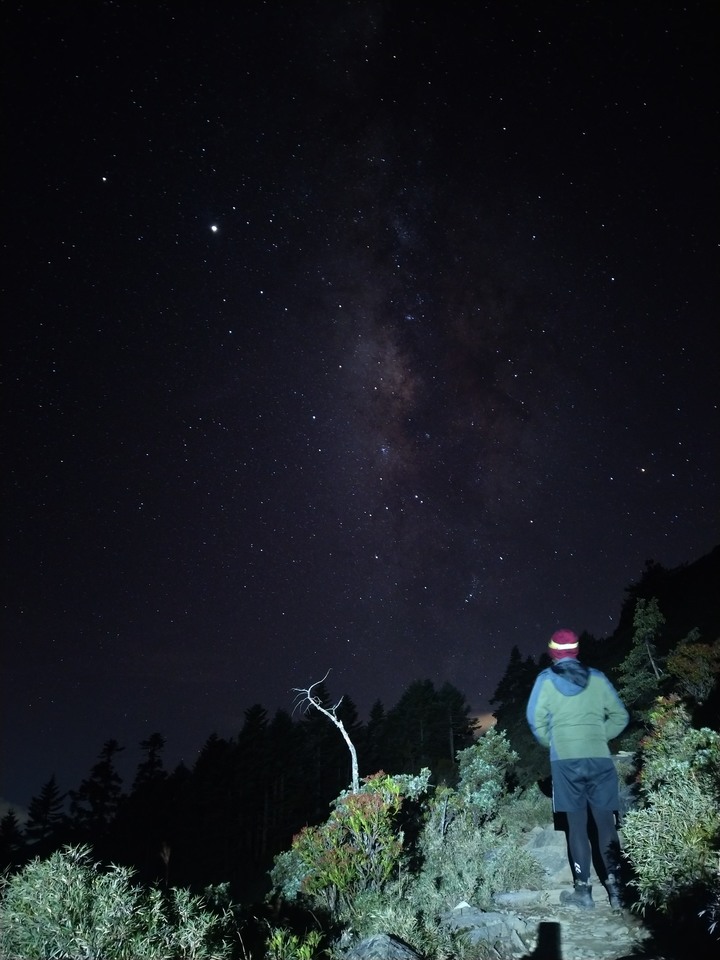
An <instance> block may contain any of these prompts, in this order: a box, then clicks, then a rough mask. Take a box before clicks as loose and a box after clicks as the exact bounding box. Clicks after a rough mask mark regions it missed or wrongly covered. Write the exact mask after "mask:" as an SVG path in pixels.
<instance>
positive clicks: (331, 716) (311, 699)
mask: <svg viewBox="0 0 720 960" xmlns="http://www.w3.org/2000/svg"><path fill="white" fill-rule="evenodd" d="M329 676H330V671H329V670H328V672H327V673H326V674H325V676H324V677H323V678H322V680H316V681H315V683H311V684H310V686H309V687H293V692H294V693H296V694H297V696H296V697H295V706H294V708H293V712H294V711H295V710H297V709H298V708H300V709H303V708H304V709H303V712H304V713H307V712H308V710H309V709H310V707H315V709H316V710H318V711H319V712H320V713H322V714H323V716H326V717H327V718H328V720H330V722H331V723H334V724H335V726H336V727H337V728H338V730H339V731H340V733H341V734H342V736H343V739H344V741H345V743H346V744H347V747H348V750H349V751H350V760H351V763H352V791H353V793H358V791H359V790H360V775H359V771H358V760H357V751H356V749H355V745H354V743H353V742H352V740H351V739H350V737H349V735H348V732H347V730H346V729H345V725H344V724H343V722H342V720H341V719H340V718H339V717H338V715H337V710H338V707H339V706H340V704H341V703H342V702H343V699H344V698H343V697H340V699H339V700H338V702H337V703H336V704H335V706H334V707H324V706H323V705H322V702H321V700H320V697H318V696H317V694H314V693H313V689H314V688H315V687H317V686H319V685H320V684H321V683H324V682H325V681H326V680H327V678H328V677H329Z"/></svg>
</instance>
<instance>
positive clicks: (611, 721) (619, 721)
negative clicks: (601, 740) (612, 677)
mask: <svg viewBox="0 0 720 960" xmlns="http://www.w3.org/2000/svg"><path fill="white" fill-rule="evenodd" d="M605 684H606V690H605V738H606V740H608V741H609V740H614V739H615V737H618V736H620V734H621V733H622V732H623V730H624V729H625V727H626V726H627V725H628V723H629V721H630V715H629V714H628V712H627V710H626V709H625V704H624V703H623V702H622V700H621V699H620V697H619V696H618V694H617V690H616V689H615V687H614V686H613V685H612V684H611V683H610V681H609V680H608V678H607V677H605Z"/></svg>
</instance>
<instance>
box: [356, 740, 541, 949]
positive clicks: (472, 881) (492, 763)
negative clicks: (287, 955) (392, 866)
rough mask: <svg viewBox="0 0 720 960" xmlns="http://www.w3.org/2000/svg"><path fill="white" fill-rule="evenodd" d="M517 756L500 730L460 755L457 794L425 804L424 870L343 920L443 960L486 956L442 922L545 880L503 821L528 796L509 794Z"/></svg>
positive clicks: (361, 901)
mask: <svg viewBox="0 0 720 960" xmlns="http://www.w3.org/2000/svg"><path fill="white" fill-rule="evenodd" d="M515 756H516V755H515V753H514V751H513V750H512V748H511V747H510V745H509V743H508V740H507V738H506V737H505V735H504V734H502V733H497V732H494V731H492V732H491V733H490V734H486V736H485V737H483V738H482V739H481V740H480V741H478V743H477V744H475V746H474V747H471V748H468V749H466V750H463V751H460V753H459V754H458V767H459V770H460V773H461V775H460V781H459V783H458V786H457V788H451V787H448V786H444V785H441V786H439V787H437V788H436V789H435V791H434V792H433V794H432V796H431V797H430V798H429V800H427V801H426V802H425V803H424V804H423V807H424V811H425V815H424V820H423V825H422V830H421V832H420V835H419V837H418V839H417V847H418V850H417V853H416V860H417V862H418V867H417V869H414V870H412V871H410V870H399V871H397V872H395V873H394V874H393V875H392V877H390V878H389V879H388V881H387V882H386V883H385V884H384V885H383V886H382V887H381V888H379V889H376V890H368V891H365V892H363V893H361V894H360V895H359V896H358V897H357V898H356V900H355V901H354V903H353V909H352V912H351V913H350V912H347V913H346V915H345V916H344V917H343V918H342V919H343V921H344V922H345V923H346V924H347V925H348V926H349V928H350V930H351V931H352V933H353V934H354V935H355V936H358V937H366V936H371V935H372V934H375V933H381V932H384V933H391V934H393V935H395V936H397V937H399V938H401V939H402V940H404V941H405V942H407V943H409V944H411V945H412V946H413V947H415V949H416V950H418V951H419V952H420V953H421V954H423V955H425V956H432V957H436V958H449V957H455V958H462V957H466V958H468V960H469V958H470V957H482V956H484V955H485V954H484V953H483V950H484V949H485V948H484V947H483V946H481V945H475V946H474V947H471V946H470V944H469V943H467V942H466V939H465V937H464V936H463V935H462V934H460V933H457V932H452V931H450V930H449V929H447V927H446V926H445V925H444V924H442V923H441V922H440V921H441V917H442V915H443V914H445V913H447V911H449V910H451V909H452V908H454V907H455V906H456V905H457V904H458V903H460V902H461V901H463V900H465V901H468V902H470V903H473V904H477V905H478V906H480V907H481V908H485V909H487V908H489V907H491V905H492V897H493V894H494V893H496V892H497V891H500V890H509V889H516V888H517V887H521V886H522V887H532V886H536V885H538V884H539V883H540V881H541V869H540V867H539V865H538V864H537V862H536V861H535V860H534V859H533V858H532V857H531V856H530V855H529V854H527V853H526V851H525V850H524V849H523V848H522V846H521V845H520V844H519V843H518V842H517V839H516V837H515V836H514V835H512V834H511V833H509V832H508V830H507V829H506V828H505V826H504V821H503V819H502V818H501V817H500V811H501V810H503V811H504V815H505V817H506V818H507V821H508V822H510V821H512V820H513V819H515V818H514V817H513V814H512V812H511V806H512V803H513V798H514V799H515V800H517V799H518V798H520V797H524V792H521V791H516V792H515V793H514V794H510V793H509V792H508V784H509V783H511V782H512V780H513V767H514V763H515ZM537 794H538V795H539V791H537ZM543 799H545V798H543ZM536 800H537V798H536V797H535V798H533V800H532V801H531V802H532V803H534V802H536Z"/></svg>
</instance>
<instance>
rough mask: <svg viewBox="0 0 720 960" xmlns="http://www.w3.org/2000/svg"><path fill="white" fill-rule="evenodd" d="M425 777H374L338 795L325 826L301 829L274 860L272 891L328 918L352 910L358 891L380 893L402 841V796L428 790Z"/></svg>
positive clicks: (396, 863) (400, 851)
mask: <svg viewBox="0 0 720 960" xmlns="http://www.w3.org/2000/svg"><path fill="white" fill-rule="evenodd" d="M429 777H430V772H429V770H424V771H423V772H422V773H421V774H420V775H419V776H417V777H412V776H398V777H391V776H389V775H388V774H385V773H378V774H375V775H374V776H372V777H367V778H366V779H365V780H364V782H363V785H362V787H361V789H360V790H359V791H358V792H357V793H351V792H347V793H344V794H342V795H341V796H340V797H339V798H338V799H337V800H336V801H335V804H334V809H333V811H332V813H331V814H330V817H329V818H328V820H327V821H326V822H325V823H322V824H320V825H319V826H316V827H305V828H304V829H303V830H302V831H301V832H300V833H299V834H298V835H297V836H296V837H294V839H293V842H292V847H291V849H290V851H288V852H286V853H284V854H280V855H279V856H278V857H276V858H275V862H274V866H273V869H272V871H271V874H270V876H271V880H272V884H273V890H274V891H275V892H277V893H279V894H280V895H281V896H282V897H283V898H284V899H285V900H289V901H292V900H297V899H302V898H303V897H305V898H307V899H308V900H309V902H310V904H311V905H313V906H321V907H323V908H325V909H326V910H328V911H329V912H330V913H331V914H344V913H347V912H352V905H353V903H354V902H355V901H356V900H357V898H358V896H359V895H360V894H361V893H363V892H365V891H378V890H381V889H382V888H383V886H384V885H385V884H386V882H387V881H388V880H389V878H390V876H391V875H392V873H393V871H395V870H396V869H397V868H398V867H399V865H400V860H401V856H402V854H403V839H404V837H403V833H402V830H401V829H400V826H399V823H398V818H397V815H398V813H399V811H400V809H401V807H402V805H403V801H404V800H405V799H406V798H408V797H412V798H416V797H418V796H419V795H420V794H421V793H422V792H423V791H425V790H426V789H427V784H428V780H429Z"/></svg>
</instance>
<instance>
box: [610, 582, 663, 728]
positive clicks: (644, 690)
mask: <svg viewBox="0 0 720 960" xmlns="http://www.w3.org/2000/svg"><path fill="white" fill-rule="evenodd" d="M664 623H665V617H664V616H663V615H662V613H661V612H660V609H659V607H658V602H657V600H656V599H655V598H654V597H653V598H652V599H651V600H644V599H642V598H640V599H638V600H637V602H636V604H635V613H634V615H633V628H634V633H633V641H632V646H631V648H630V651H629V653H628V655H627V656H626V657H625V659H624V660H623V662H622V663H621V664H620V666H619V667H618V670H617V673H618V681H619V682H618V694H619V696H620V699H621V700H622V701H623V703H625V704H627V705H628V707H632V708H633V709H634V711H635V713H636V714H637V715H639V716H644V711H645V710H646V709H647V707H649V705H650V704H651V703H652V701H653V699H654V698H655V697H656V696H657V695H658V693H659V692H660V677H661V671H660V667H659V660H658V653H657V638H658V634H659V631H660V629H661V627H662V626H663V624H664Z"/></svg>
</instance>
